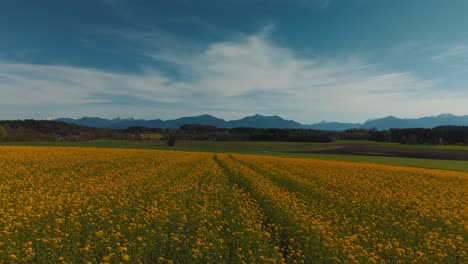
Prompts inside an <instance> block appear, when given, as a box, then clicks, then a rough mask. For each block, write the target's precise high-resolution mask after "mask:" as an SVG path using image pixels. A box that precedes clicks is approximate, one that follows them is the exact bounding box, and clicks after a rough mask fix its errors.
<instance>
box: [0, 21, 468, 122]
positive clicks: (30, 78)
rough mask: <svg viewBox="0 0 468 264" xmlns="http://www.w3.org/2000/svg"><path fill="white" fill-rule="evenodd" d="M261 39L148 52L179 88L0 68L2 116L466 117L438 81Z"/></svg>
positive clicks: (87, 72) (65, 71) (79, 72)
mask: <svg viewBox="0 0 468 264" xmlns="http://www.w3.org/2000/svg"><path fill="white" fill-rule="evenodd" d="M268 34H269V31H268V30H267V31H263V32H261V33H259V34H256V35H250V36H242V37H240V38H239V39H237V40H235V41H225V42H220V43H213V44H211V45H209V46H208V47H206V48H205V49H203V51H202V52H199V53H179V52H173V51H171V50H161V49H160V48H158V49H157V50H156V51H145V53H146V54H148V56H151V57H152V58H153V59H155V60H158V61H159V62H162V63H166V64H169V65H171V66H172V67H174V68H175V69H176V70H177V72H178V73H179V74H180V75H181V76H182V77H181V78H179V77H177V78H175V77H172V76H170V75H165V74H163V73H162V72H161V71H159V70H158V69H156V68H147V69H146V70H145V71H143V72H141V73H139V74H130V73H128V74H122V73H112V72H106V71H102V70H96V69H83V68H79V67H71V66H60V65H55V66H50V65H32V64H15V63H9V62H5V61H4V62H0V91H1V93H2V96H1V97H0V105H2V106H1V107H0V112H2V113H3V114H4V115H5V114H6V113H8V114H9V115H13V114H14V111H13V110H12V109H21V108H27V109H43V111H44V113H43V114H42V115H43V116H44V117H45V116H50V115H55V117H58V115H60V116H81V115H93V116H104V117H115V116H124V117H126V116H135V117H141V118H173V117H178V116H186V115H195V114H203V113H209V114H213V115H216V116H219V117H223V118H227V119H231V118H239V117H242V116H245V115H250V114H254V113H261V114H278V115H281V116H283V117H286V118H289V119H295V120H298V121H301V122H304V123H312V122H316V121H320V120H324V119H325V120H336V121H363V120H365V119H367V118H371V117H382V116H385V115H390V114H392V115H398V116H402V117H414V116H423V115H432V114H438V113H445V112H452V113H454V114H466V113H467V110H468V109H467V108H466V107H465V106H466V105H468V98H467V96H466V95H464V94H455V93H451V94H449V93H446V92H444V91H442V90H437V89H436V87H437V86H438V82H437V81H436V80H421V79H419V78H418V77H416V76H415V75H414V74H413V73H411V72H385V71H382V70H380V69H379V68H378V67H377V66H376V65H373V64H370V63H367V62H365V61H362V60H361V59H359V58H357V57H352V56H350V57H346V58H341V59H330V58H323V57H313V58H310V57H300V56H298V55H297V54H295V52H294V51H292V50H290V49H287V48H285V47H280V46H278V45H275V44H274V43H272V41H271V40H269V38H268ZM116 98H119V100H117V99H116ZM122 98H125V99H124V101H126V102H122ZM8 109H9V110H8ZM31 111H32V110H30V112H25V113H26V114H28V113H29V114H30V113H31ZM31 117H34V118H37V116H31ZM4 118H5V117H4ZM7 118H15V116H10V117H7Z"/></svg>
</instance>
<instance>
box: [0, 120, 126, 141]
mask: <svg viewBox="0 0 468 264" xmlns="http://www.w3.org/2000/svg"><path fill="white" fill-rule="evenodd" d="M0 126H1V127H2V128H3V130H4V131H5V133H6V135H5V136H4V138H3V140H6V141H90V140H96V139H107V138H109V139H110V138H117V137H118V134H119V133H118V131H114V130H112V129H102V128H93V127H83V126H78V125H72V124H67V123H63V122H55V121H43V120H41V121H38V120H13V121H0Z"/></svg>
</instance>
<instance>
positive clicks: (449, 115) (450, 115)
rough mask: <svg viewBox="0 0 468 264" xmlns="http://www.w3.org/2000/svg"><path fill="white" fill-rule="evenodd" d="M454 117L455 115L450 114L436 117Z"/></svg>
mask: <svg viewBox="0 0 468 264" xmlns="http://www.w3.org/2000/svg"><path fill="white" fill-rule="evenodd" d="M454 116H455V115H453V114H449V113H443V114H440V115H438V116H436V117H442V118H445V117H454Z"/></svg>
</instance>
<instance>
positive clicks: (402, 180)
mask: <svg viewBox="0 0 468 264" xmlns="http://www.w3.org/2000/svg"><path fill="white" fill-rule="evenodd" d="M236 158H237V159H240V160H241V162H242V163H243V164H245V165H246V166H248V167H250V168H251V169H253V170H255V171H257V172H258V173H260V174H262V175H265V176H266V177H268V178H269V179H271V180H272V181H273V182H275V183H276V184H278V185H280V186H283V187H284V188H286V189H287V190H288V191H289V192H293V193H296V194H297V195H298V196H299V197H301V198H302V199H303V200H304V201H305V202H306V203H307V206H308V210H309V211H310V212H315V214H316V215H320V216H321V217H322V218H323V220H324V222H326V223H328V226H329V229H330V238H331V239H332V240H333V241H334V245H335V246H334V248H338V249H339V256H340V258H342V259H343V260H346V259H347V258H348V256H352V257H353V258H356V259H359V260H360V261H366V260H369V259H370V258H371V259H372V260H383V261H390V262H391V261H394V262H398V261H404V260H405V259H419V260H418V261H419V262H428V261H429V262H440V261H449V262H454V263H455V262H460V261H462V260H463V259H465V258H466V251H465V250H466V248H467V246H466V242H464V239H463V237H462V236H461V234H463V233H465V234H466V220H465V219H466V217H467V204H466V199H464V198H463V197H465V193H466V189H467V185H466V177H467V175H466V174H463V173H457V172H442V171H434V170H423V169H413V168H398V167H394V166H382V165H371V164H368V165H366V166H365V167H364V166H362V165H361V164H352V163H342V162H332V161H314V160H298V159H278V158H265V159H262V160H258V159H257V158H256V157H253V156H236ZM448 207H450V208H452V211H451V212H448V211H445V212H446V213H444V214H441V213H440V212H441V210H442V212H443V210H444V209H443V208H448ZM447 245H450V247H447ZM442 252H443V253H442Z"/></svg>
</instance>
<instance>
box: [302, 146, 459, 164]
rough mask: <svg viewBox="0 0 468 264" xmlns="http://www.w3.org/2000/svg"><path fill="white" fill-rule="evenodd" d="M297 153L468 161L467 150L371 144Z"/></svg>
mask: <svg viewBox="0 0 468 264" xmlns="http://www.w3.org/2000/svg"><path fill="white" fill-rule="evenodd" d="M295 153H317V154H338V155H364V156H385V157H401V158H420V159H440V160H468V151H465V150H446V149H425V148H407V147H404V148H398V147H385V146H378V145H370V144H369V145H367V144H348V145H342V146H338V147H336V148H332V149H322V150H310V151H295Z"/></svg>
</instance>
